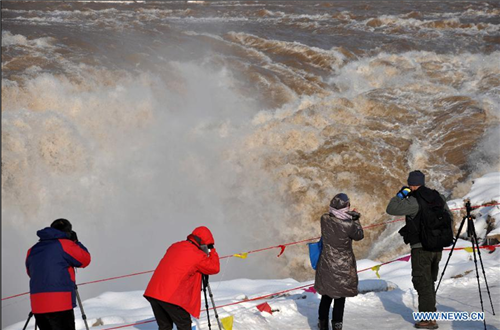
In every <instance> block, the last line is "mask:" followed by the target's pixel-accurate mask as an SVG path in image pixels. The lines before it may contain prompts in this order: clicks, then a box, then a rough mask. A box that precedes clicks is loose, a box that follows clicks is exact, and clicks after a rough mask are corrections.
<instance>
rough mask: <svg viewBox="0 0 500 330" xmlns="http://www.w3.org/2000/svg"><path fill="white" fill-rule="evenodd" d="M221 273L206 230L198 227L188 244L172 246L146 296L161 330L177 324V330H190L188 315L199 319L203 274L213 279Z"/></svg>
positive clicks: (212, 239) (166, 329) (210, 236)
mask: <svg viewBox="0 0 500 330" xmlns="http://www.w3.org/2000/svg"><path fill="white" fill-rule="evenodd" d="M207 252H208V253H207ZM219 270H220V263H219V255H218V254H217V251H216V250H215V248H214V238H213V236H212V233H211V232H210V230H209V229H208V228H207V227H198V228H196V229H195V230H193V232H192V233H191V234H190V235H189V236H188V237H187V240H185V241H181V242H177V243H174V244H172V245H171V246H170V247H169V248H168V249H167V252H166V253H165V256H164V257H163V259H162V260H161V261H160V263H159V264H158V267H156V270H155V271H154V273H153V276H152V277H151V280H150V281H149V284H148V287H147V288H146V291H145V292H144V297H145V298H146V299H147V300H148V301H149V303H150V304H151V307H152V308H153V313H154V315H155V318H156V322H157V323H158V329H159V330H171V329H173V324H174V323H175V325H176V326H177V329H178V330H191V317H190V315H189V314H191V315H193V316H194V317H196V318H198V317H199V316H200V309H201V279H202V274H204V275H213V274H217V273H218V272H219Z"/></svg>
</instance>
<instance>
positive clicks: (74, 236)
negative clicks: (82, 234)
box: [69, 231, 78, 243]
mask: <svg viewBox="0 0 500 330" xmlns="http://www.w3.org/2000/svg"><path fill="white" fill-rule="evenodd" d="M69 239H70V240H72V241H73V242H75V243H76V242H78V236H77V235H76V233H75V232H74V231H71V234H69Z"/></svg>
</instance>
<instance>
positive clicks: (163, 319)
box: [146, 297, 191, 330]
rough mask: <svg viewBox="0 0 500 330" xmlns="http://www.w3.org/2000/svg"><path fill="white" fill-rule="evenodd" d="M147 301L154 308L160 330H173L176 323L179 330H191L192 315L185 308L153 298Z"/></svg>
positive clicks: (148, 298)
mask: <svg viewBox="0 0 500 330" xmlns="http://www.w3.org/2000/svg"><path fill="white" fill-rule="evenodd" d="M146 299H147V300H148V301H149V303H150V304H151V307H152V308H153V314H154V315H155V318H156V323H158V330H172V329H173V328H174V323H175V325H176V326H177V330H191V315H189V313H188V312H186V310H185V309H184V308H182V307H180V306H177V305H174V304H169V303H167V302H164V301H161V300H158V299H154V298H151V297H146Z"/></svg>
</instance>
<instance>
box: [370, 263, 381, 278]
mask: <svg viewBox="0 0 500 330" xmlns="http://www.w3.org/2000/svg"><path fill="white" fill-rule="evenodd" d="M380 266H381V265H376V266H373V267H372V270H373V271H374V272H375V274H376V275H377V277H378V278H380V274H379V273H378V271H379V270H380Z"/></svg>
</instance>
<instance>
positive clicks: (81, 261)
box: [26, 219, 90, 330]
mask: <svg viewBox="0 0 500 330" xmlns="http://www.w3.org/2000/svg"><path fill="white" fill-rule="evenodd" d="M36 234H37V235H38V237H40V241H39V242H38V243H36V244H35V245H34V246H33V247H32V248H31V249H29V250H28V253H27V256H26V271H27V273H28V276H29V277H30V300H31V312H32V313H33V314H34V315H35V320H36V325H37V326H38V328H39V329H40V330H75V314H74V311H73V308H75V307H76V292H75V288H76V284H75V269H74V268H75V267H79V268H85V267H87V266H88V265H89V264H90V253H89V252H88V250H87V248H86V247H85V246H83V244H82V243H80V242H79V241H78V237H77V235H76V233H75V232H74V231H73V230H72V226H71V223H70V222H69V221H68V220H66V219H57V220H54V222H52V224H51V225H50V227H47V228H44V229H42V230H39V231H38V232H37V233H36Z"/></svg>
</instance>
